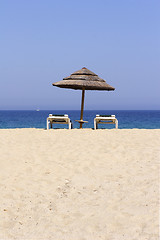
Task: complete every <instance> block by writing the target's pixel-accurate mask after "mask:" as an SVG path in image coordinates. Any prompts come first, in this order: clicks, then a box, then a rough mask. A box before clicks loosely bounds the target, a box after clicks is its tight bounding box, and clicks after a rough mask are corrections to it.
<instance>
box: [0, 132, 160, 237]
mask: <svg viewBox="0 0 160 240" xmlns="http://www.w3.org/2000/svg"><path fill="white" fill-rule="evenodd" d="M159 160H160V130H159V129H156V130H149V129H148V130H145V129H142V130H140V129H130V130H127V129H118V130H116V129H112V130H96V131H94V130H92V129H82V130H79V129H73V130H67V129H62V130H48V131H47V130H43V129H2V130H0V192H1V194H0V209H1V214H0V240H12V239H17V240H22V239H27V240H33V239H34V240H39V239H43V240H48V239H53V240H98V239H101V240H158V239H159V236H158V220H159V204H158V198H159Z"/></svg>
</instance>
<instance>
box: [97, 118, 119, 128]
mask: <svg viewBox="0 0 160 240" xmlns="http://www.w3.org/2000/svg"><path fill="white" fill-rule="evenodd" d="M98 124H115V127H116V129H117V128H118V120H117V119H116V117H115V115H98V114H97V115H96V117H95V119H94V129H95V130H96V129H97V128H98Z"/></svg>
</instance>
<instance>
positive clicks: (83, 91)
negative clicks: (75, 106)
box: [80, 88, 85, 128]
mask: <svg viewBox="0 0 160 240" xmlns="http://www.w3.org/2000/svg"><path fill="white" fill-rule="evenodd" d="M84 96H85V88H83V89H82V102H81V120H82V121H83V109H84ZM82 125H83V123H82V122H80V128H82Z"/></svg>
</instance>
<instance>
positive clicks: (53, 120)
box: [47, 114, 72, 130]
mask: <svg viewBox="0 0 160 240" xmlns="http://www.w3.org/2000/svg"><path fill="white" fill-rule="evenodd" d="M53 124H68V127H69V129H71V128H72V122H71V120H70V118H69V117H68V115H67V114H64V115H53V114H49V117H48V118H47V130H48V129H49V125H50V127H51V128H52V127H53Z"/></svg>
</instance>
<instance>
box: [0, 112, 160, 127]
mask: <svg viewBox="0 0 160 240" xmlns="http://www.w3.org/2000/svg"><path fill="white" fill-rule="evenodd" d="M50 113H52V114H68V115H69V117H70V119H71V120H72V122H73V127H74V128H79V123H78V122H75V120H79V119H80V111H78V110H77V111H76V110H74V111H72V110H64V111H63V110H44V111H33V110H32V111H7V110H6V111H0V128H1V129H8V128H46V118H47V117H48V115H49V114H50ZM96 114H107V115H109V114H114V115H116V118H117V119H118V122H119V128H121V129H124V128H125V129H132V128H140V129H160V110H157V111H149V110H147V111H140V110H139V111H123V110H121V111H120V110H118V111H116V110H86V111H84V117H83V119H84V120H86V121H88V123H85V124H83V127H84V128H93V119H94V118H95V116H96ZM64 127H65V125H63V124H58V125H56V124H55V125H54V128H64ZM66 127H68V126H66ZM99 128H114V124H100V126H99Z"/></svg>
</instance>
